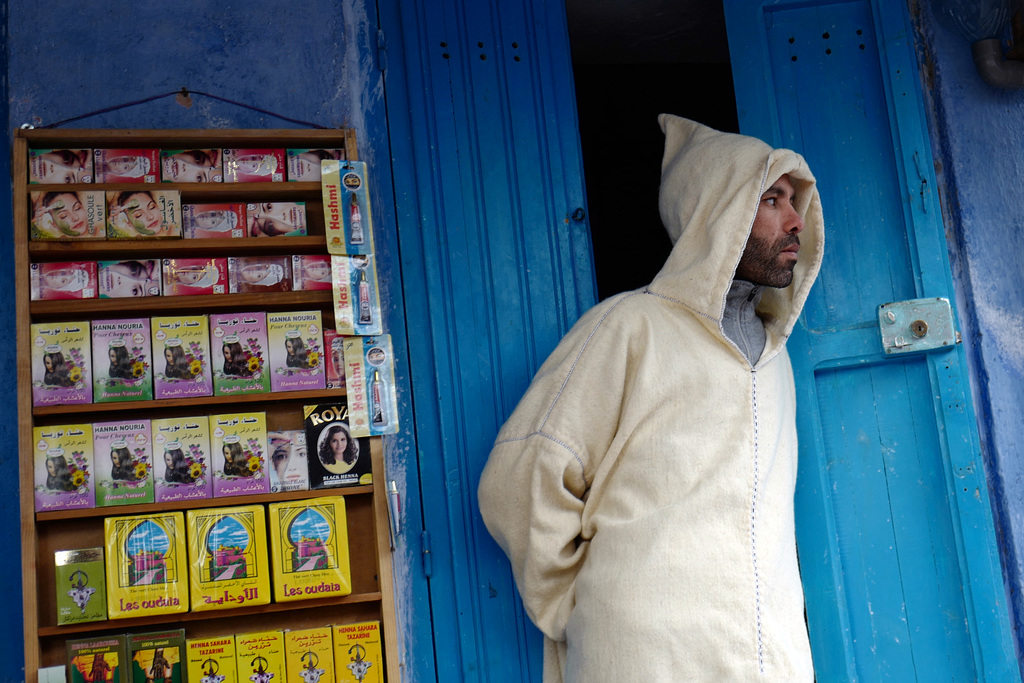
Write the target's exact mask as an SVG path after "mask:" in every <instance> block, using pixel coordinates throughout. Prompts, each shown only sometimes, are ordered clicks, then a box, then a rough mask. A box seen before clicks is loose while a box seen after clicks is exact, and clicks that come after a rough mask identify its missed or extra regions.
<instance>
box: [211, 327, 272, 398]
mask: <svg viewBox="0 0 1024 683" xmlns="http://www.w3.org/2000/svg"><path fill="white" fill-rule="evenodd" d="M267 347H268V343H267V314H266V313H264V312H263V311H242V312H237V311H228V312H225V313H211V314H210V352H211V353H212V354H213V359H212V360H211V365H212V367H213V395H214V396H234V395H237V394H260V393H265V392H268V391H270V365H269V363H268V362H267Z"/></svg>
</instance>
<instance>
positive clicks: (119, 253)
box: [28, 235, 327, 262]
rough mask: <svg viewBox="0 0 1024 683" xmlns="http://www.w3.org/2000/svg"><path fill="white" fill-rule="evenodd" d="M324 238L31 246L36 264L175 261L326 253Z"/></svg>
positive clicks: (87, 241)
mask: <svg viewBox="0 0 1024 683" xmlns="http://www.w3.org/2000/svg"><path fill="white" fill-rule="evenodd" d="M326 250H327V240H326V238H325V237H324V236H323V235H307V236H305V237H239V238H234V239H170V240H83V241H80V242H73V241H68V242H59V241H45V242H44V241H39V242H29V246H28V253H29V256H31V257H32V261H33V262H35V261H56V260H64V259H73V260H77V261H81V260H83V259H90V260H96V261H103V260H113V259H119V258H126V257H130V258H139V257H140V256H139V255H140V254H145V258H171V257H176V256H181V257H184V256H195V255H203V256H207V255H209V256H245V255H248V254H281V253H284V254H314V253H326Z"/></svg>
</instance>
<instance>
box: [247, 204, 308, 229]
mask: <svg viewBox="0 0 1024 683" xmlns="http://www.w3.org/2000/svg"><path fill="white" fill-rule="evenodd" d="M245 221H246V227H247V230H248V233H247V234H246V237H297V236H301V235H305V234H306V203H305V202H262V203H259V204H246V205H245Z"/></svg>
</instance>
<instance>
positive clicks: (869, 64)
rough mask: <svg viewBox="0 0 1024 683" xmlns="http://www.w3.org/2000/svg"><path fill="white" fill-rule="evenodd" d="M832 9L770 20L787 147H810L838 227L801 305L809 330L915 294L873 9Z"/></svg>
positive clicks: (850, 320)
mask: <svg viewBox="0 0 1024 683" xmlns="http://www.w3.org/2000/svg"><path fill="white" fill-rule="evenodd" d="M829 9H830V16H829V17H828V18H825V17H822V16H821V15H822V12H821V10H819V9H818V8H814V7H810V8H808V7H803V8H798V9H788V10H783V9H776V10H772V11H769V12H766V17H765V18H766V24H767V27H766V28H767V38H768V49H769V56H770V59H771V61H770V63H769V65H768V68H769V69H770V72H771V73H772V74H773V76H774V77H775V78H776V81H775V83H776V88H777V90H776V96H777V97H778V104H779V126H780V129H781V131H782V135H783V140H782V144H783V145H784V146H787V147H790V148H792V149H801V150H807V157H808V162H809V163H810V164H811V170H812V171H813V172H814V174H815V177H816V178H817V179H818V185H819V188H820V189H821V192H822V193H823V194H826V195H827V196H828V202H827V207H828V210H827V212H826V214H825V221H826V225H827V227H828V228H835V229H831V230H828V232H827V238H828V249H827V251H826V253H825V260H824V262H823V264H822V276H821V280H820V283H819V286H818V288H817V289H816V290H815V295H814V296H812V297H811V298H810V300H809V301H808V302H807V306H806V309H805V311H806V313H805V316H806V324H807V326H808V327H809V328H810V329H812V330H828V329H834V328H846V327H850V326H856V325H859V324H861V323H862V322H863V321H865V320H872V319H873V318H874V316H875V309H876V308H877V306H878V304H880V303H884V302H888V301H897V300H901V299H911V298H914V278H913V269H912V268H911V263H912V262H911V257H910V253H909V251H910V250H909V245H908V243H907V231H906V226H905V225H904V222H903V207H902V206H901V199H900V195H899V193H897V192H893V191H892V190H893V188H896V187H898V186H899V182H900V179H899V176H898V173H897V167H896V163H895V159H894V156H893V155H894V152H893V142H892V139H891V137H890V133H889V119H888V117H887V114H886V105H885V93H884V91H883V84H882V80H881V76H880V73H881V69H880V66H879V63H878V59H879V56H878V51H877V46H876V45H875V43H874V28H873V25H872V21H871V16H870V13H869V12H868V8H867V6H866V4H865V3H863V2H858V3H846V4H840V5H834V6H832V7H830V8H829ZM809 27H813V28H809ZM825 36H828V37H827V38H826V37H825ZM862 46H863V47H862ZM858 176H866V177H858ZM850 283H857V284H856V286H855V287H852V286H850ZM836 301H841V302H842V305H835V304H834V303H833V305H831V306H830V305H829V302H836Z"/></svg>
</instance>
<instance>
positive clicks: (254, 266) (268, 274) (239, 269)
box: [228, 256, 292, 294]
mask: <svg viewBox="0 0 1024 683" xmlns="http://www.w3.org/2000/svg"><path fill="white" fill-rule="evenodd" d="M291 289H292V260H291V257H289V256H229V257H228V291H229V292H230V293H231V294H242V293H253V292H290V291H291Z"/></svg>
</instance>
